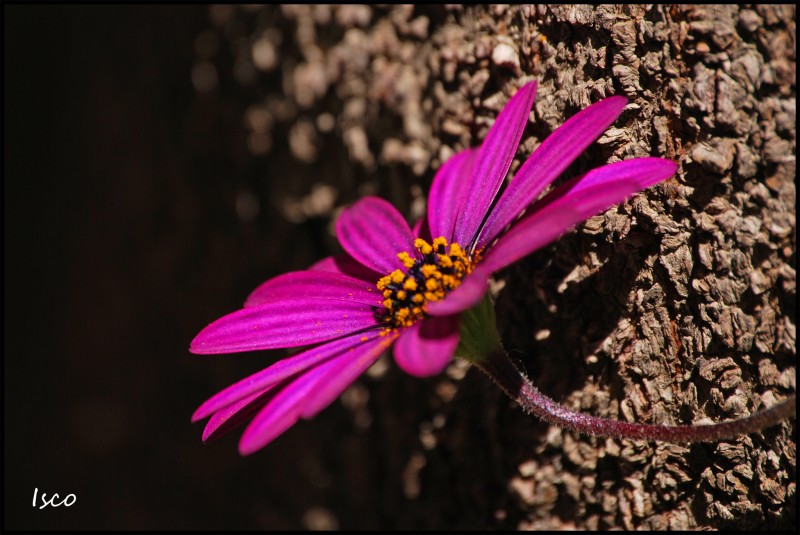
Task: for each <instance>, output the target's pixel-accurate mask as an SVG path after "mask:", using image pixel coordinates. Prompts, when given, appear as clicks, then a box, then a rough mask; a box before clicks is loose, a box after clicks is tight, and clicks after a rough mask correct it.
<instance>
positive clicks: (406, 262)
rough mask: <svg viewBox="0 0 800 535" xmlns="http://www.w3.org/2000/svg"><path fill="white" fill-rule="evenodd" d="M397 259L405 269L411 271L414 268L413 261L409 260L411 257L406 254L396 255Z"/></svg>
mask: <svg viewBox="0 0 800 535" xmlns="http://www.w3.org/2000/svg"><path fill="white" fill-rule="evenodd" d="M397 258H399V259H400V261H401V262H402V263H403V265H404V266H406V269H411V268H412V267H414V262H415V260H414V259H413V258H411V255H410V254H408V253H407V252H405V251H403V252H402V253H397Z"/></svg>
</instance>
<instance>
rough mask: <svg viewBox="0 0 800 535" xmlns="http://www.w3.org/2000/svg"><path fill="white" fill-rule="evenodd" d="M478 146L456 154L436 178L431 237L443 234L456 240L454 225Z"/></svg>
mask: <svg viewBox="0 0 800 535" xmlns="http://www.w3.org/2000/svg"><path fill="white" fill-rule="evenodd" d="M477 155H478V149H477V148H474V149H467V150H462V151H461V152H459V153H457V154H455V155H453V156H452V157H451V158H450V159H449V160H447V161H446V162H445V163H444V165H442V166H441V167H440V168H439V170H438V171H437V172H436V176H434V177H433V183H432V184H431V191H430V194H429V195H428V226H429V227H430V229H431V237H433V238H438V237H439V236H444V238H445V239H446V240H447V242H448V243H449V242H451V241H453V227H454V226H455V223H456V217H457V216H458V212H459V210H460V209H461V206H462V205H463V202H464V198H465V197H466V193H467V188H466V187H465V185H466V184H467V179H468V178H469V177H470V175H471V174H472V169H473V167H474V166H475V158H476V157H477Z"/></svg>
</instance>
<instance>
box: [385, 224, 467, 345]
mask: <svg viewBox="0 0 800 535" xmlns="http://www.w3.org/2000/svg"><path fill="white" fill-rule="evenodd" d="M414 247H416V249H417V250H418V251H419V252H420V255H421V256H422V258H415V257H414V256H412V255H410V254H409V253H408V252H406V251H404V252H402V253H399V254H398V255H397V258H399V259H400V261H401V262H403V265H405V267H406V271H405V272H403V270H400V269H396V270H394V271H393V272H391V273H389V274H388V275H386V276H385V277H382V278H381V279H380V280H379V281H378V290H380V291H381V292H383V306H384V308H383V309H378V310H376V312H375V317H376V319H377V320H378V321H379V322H380V323H383V324H384V325H386V327H387V332H388V330H391V329H394V328H398V327H409V326H411V325H413V324H414V322H416V321H417V320H420V319H422V318H423V317H424V316H425V312H426V310H425V309H426V305H427V303H429V302H431V301H441V300H442V299H444V296H445V295H447V293H448V292H450V291H452V290H454V289H456V288H458V287H459V286H460V285H461V279H462V278H464V277H465V276H466V275H468V274H469V273H470V272H472V268H473V266H474V265H475V263H476V261H477V257H476V258H470V257H469V256H468V255H467V252H466V251H465V250H464V249H462V248H461V246H459V245H458V244H457V243H451V244H450V247H449V248H448V246H447V240H446V239H444V238H442V237H439V238H436V239H435V240H433V244H432V245H431V244H429V243H428V242H426V241H425V240H423V239H421V238H417V239H416V240H414Z"/></svg>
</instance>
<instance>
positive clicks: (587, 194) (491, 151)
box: [190, 82, 677, 454]
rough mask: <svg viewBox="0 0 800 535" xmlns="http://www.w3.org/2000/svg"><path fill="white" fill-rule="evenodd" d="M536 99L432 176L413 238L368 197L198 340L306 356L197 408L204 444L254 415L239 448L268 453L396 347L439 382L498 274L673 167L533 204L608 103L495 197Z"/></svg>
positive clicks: (626, 173)
mask: <svg viewBox="0 0 800 535" xmlns="http://www.w3.org/2000/svg"><path fill="white" fill-rule="evenodd" d="M535 93H536V82H531V83H528V84H526V85H525V86H523V87H522V88H521V89H519V91H517V93H516V94H515V95H514V96H513V98H511V100H510V101H509V102H508V104H507V105H506V106H505V108H504V109H503V110H502V111H501V112H500V115H499V116H498V117H497V120H496V121H495V123H494V125H493V126H492V127H491V129H490V130H489V132H488V133H487V135H486V139H485V140H484V141H483V144H482V145H481V146H480V148H474V149H467V150H464V151H462V152H460V153H458V154H456V155H454V156H453V157H452V158H451V159H450V160H448V161H447V162H446V163H445V164H444V165H443V166H442V167H441V168H440V169H439V171H438V172H437V174H436V176H435V177H434V180H433V185H432V186H431V191H430V196H429V204H428V217H427V221H423V222H422V224H421V225H418V228H417V229H416V231H415V232H412V230H411V229H410V228H409V226H408V224H407V223H406V221H405V219H404V218H403V217H402V215H401V214H400V213H399V212H398V211H397V210H396V209H395V208H394V207H393V206H392V205H391V204H389V203H388V202H386V201H384V200H382V199H379V198H376V197H366V198H363V199H361V200H359V201H358V202H356V203H355V204H354V205H353V206H351V207H350V208H348V209H346V210H345V211H344V212H343V213H342V215H341V217H340V218H339V220H338V222H337V225H336V231H337V235H338V237H339V241H340V242H341V244H342V247H343V248H344V249H345V251H346V253H345V254H342V255H339V256H336V257H330V258H327V259H325V260H322V261H321V262H319V263H317V264H315V265H314V266H312V267H311V268H310V269H309V270H308V271H298V272H293V273H286V274H284V275H280V276H278V277H275V278H273V279H271V280H269V281H267V282H265V283H264V284H262V285H261V286H260V287H259V288H257V289H256V290H255V291H254V292H253V293H252V294H251V295H250V296H249V297H248V298H247V301H246V302H245V305H244V308H243V309H241V310H239V311H236V312H234V313H232V314H229V315H227V316H224V317H222V318H220V319H219V320H217V321H215V322H214V323H212V324H211V325H209V326H208V327H206V328H205V329H203V330H202V331H201V332H200V334H198V335H197V337H196V338H195V339H194V340H193V341H192V344H191V349H190V350H191V351H192V352H193V353H233V352H239V351H255V350H262V349H276V348H289V347H300V346H311V347H310V348H308V349H305V350H304V351H302V352H300V353H298V354H296V355H294V356H291V357H288V358H285V359H283V360H281V361H279V362H277V363H275V364H273V365H272V366H270V367H268V368H266V369H265V370H263V371H261V372H258V373H256V374H254V375H252V376H250V377H248V378H246V379H243V380H242V381H239V382H238V383H236V384H234V385H232V386H230V387H228V388H226V389H225V390H223V391H221V392H220V393H218V394H217V395H215V396H213V397H212V398H210V399H209V400H208V401H206V402H205V403H203V404H202V405H201V406H200V407H199V408H198V409H197V411H196V412H195V413H194V415H193V417H192V420H193V421H197V420H200V419H203V418H206V417H208V416H210V417H211V419H210V421H209V422H208V424H207V426H206V428H205V432H204V433H203V440H204V441H205V440H208V439H209V438H211V437H213V436H216V435H219V434H222V433H223V432H225V431H227V430H229V429H231V428H232V427H233V426H234V425H237V424H238V423H241V422H242V421H243V420H245V419H247V418H249V417H251V416H252V415H253V414H255V417H253V419H252V421H251V422H250V424H249V426H248V427H247V429H246V430H245V432H244V434H243V436H242V438H241V442H240V444H239V450H240V452H241V453H242V454H249V453H252V452H254V451H256V450H257V449H259V448H262V447H264V446H265V445H266V444H268V443H269V442H270V441H272V440H273V439H274V438H275V437H277V436H278V435H280V434H281V433H283V432H284V431H285V430H286V429H288V428H289V427H291V426H292V425H294V423H295V422H297V420H298V419H299V418H311V417H313V416H314V415H316V414H317V413H318V412H320V411H321V410H322V409H324V408H325V407H327V406H328V405H329V404H330V403H331V402H332V401H333V400H335V399H336V398H337V397H338V396H339V395H340V394H341V393H342V392H343V391H344V390H345V389H346V388H347V386H348V385H350V384H351V383H352V382H353V381H354V380H355V379H356V378H357V377H358V376H359V375H360V374H361V373H363V372H364V371H365V370H366V369H367V368H369V367H370V366H371V365H372V364H373V363H374V362H375V361H376V360H377V359H378V358H379V357H380V355H381V354H382V353H383V352H384V351H385V350H386V349H387V348H389V346H391V345H392V344H394V357H395V360H396V362H397V364H398V365H399V366H400V367H401V368H402V369H403V370H405V371H406V372H408V373H409V374H411V375H415V376H420V377H422V376H429V375H434V374H437V373H439V372H441V371H442V370H443V369H444V368H445V367H446V366H447V364H448V363H449V362H450V359H451V358H452V357H453V356H454V353H455V351H456V348H457V347H458V346H459V339H460V315H461V313H462V312H465V311H467V310H469V309H471V308H472V307H474V306H475V305H477V304H478V303H479V302H480V301H481V300H482V299H483V297H484V294H485V293H486V289H487V284H486V282H487V279H488V278H489V276H490V275H491V274H492V273H493V272H495V271H497V270H499V269H502V268H504V267H506V266H508V265H509V264H511V263H513V262H515V261H516V260H519V259H520V258H522V257H524V256H526V255H528V254H530V253H532V252H533V251H535V250H537V249H539V248H540V247H543V246H544V245H546V244H548V243H550V242H551V241H553V240H555V239H556V238H557V237H558V236H560V235H561V234H563V233H564V232H565V231H566V230H568V229H569V228H570V227H572V226H573V225H575V224H577V223H580V222H581V221H583V220H585V219H586V218H588V217H590V216H592V215H595V214H597V213H600V212H602V211H603V210H605V209H607V208H609V207H610V206H613V205H614V204H617V203H620V202H622V201H623V200H625V199H626V198H627V197H629V196H630V195H632V194H633V193H636V192H637V191H640V190H642V189H645V188H647V187H649V186H651V185H653V184H656V183H658V182H660V181H662V180H665V179H667V178H669V177H671V176H672V175H673V174H674V173H675V171H676V169H677V165H676V164H675V163H674V162H672V161H669V160H664V159H659V158H637V159H633V160H627V161H623V162H618V163H613V164H609V165H605V166H602V167H599V168H597V169H594V170H591V171H589V172H587V173H585V174H583V175H581V176H578V177H575V178H573V179H572V180H570V181H568V182H566V183H564V184H563V185H561V186H559V187H556V188H555V189H554V190H553V191H551V192H550V193H548V194H547V195H545V196H544V197H543V198H542V199H540V200H538V201H536V199H537V197H539V195H540V194H541V193H542V191H543V190H544V189H545V188H547V186H548V185H549V184H550V183H552V182H553V181H554V180H555V179H556V178H557V177H558V176H559V175H560V174H561V173H562V172H563V171H564V170H565V169H566V168H567V167H568V166H569V165H570V164H571V163H572V162H573V161H574V160H575V158H577V157H578V156H579V155H580V154H581V153H582V152H583V151H584V150H585V149H586V148H587V147H588V146H589V144H591V143H592V142H593V141H594V140H595V139H596V138H597V137H598V136H600V134H602V133H603V131H604V130H605V129H606V128H608V126H609V125H611V123H612V122H613V121H614V120H615V119H616V118H617V117H618V116H619V114H620V113H621V112H622V110H623V108H624V107H625V105H626V103H627V100H626V99H625V98H623V97H618V96H615V97H610V98H607V99H605V100H603V101H601V102H599V103H597V104H594V105H592V106H590V107H589V108H587V109H585V110H583V111H581V112H580V113H578V114H577V115H575V116H573V117H572V118H570V119H569V120H568V121H567V122H566V123H564V124H563V125H562V126H561V127H559V128H558V129H557V130H556V131H555V132H553V134H552V135H551V136H550V137H548V138H547V139H546V140H545V141H544V143H542V145H541V146H540V147H539V148H538V149H537V150H536V151H535V152H534V153H533V154H532V155H531V156H530V158H528V160H527V161H526V162H525V163H524V164H523V165H522V166H521V167H520V169H519V171H518V172H517V173H516V176H515V177H514V180H513V181H511V183H510V184H509V185H508V186H507V187H506V188H505V190H504V191H503V193H502V194H501V195H500V196H499V198H496V197H497V194H498V192H499V190H500V188H501V186H502V184H503V179H504V178H505V175H506V173H507V172H508V169H509V166H510V165H511V161H512V159H513V157H514V153H515V152H516V150H517V146H518V144H519V142H520V139H521V137H522V133H523V130H524V128H525V125H526V124H527V122H528V117H529V115H530V110H531V106H532V104H533V98H534V94H535ZM534 201H536V202H534ZM532 203H533V204H532ZM526 209H527V212H526V213H525V214H524V215H523V216H522V217H521V218H519V219H518V217H519V216H520V214H521V213H522V212H523V211H525V210H526ZM509 225H510V227H509ZM426 227H427V228H426ZM507 227H508V228H507ZM416 236H422V237H416ZM423 237H424V238H427V239H423ZM431 238H433V239H432V240H431ZM312 344H314V345H312Z"/></svg>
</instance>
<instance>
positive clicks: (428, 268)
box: [419, 264, 439, 279]
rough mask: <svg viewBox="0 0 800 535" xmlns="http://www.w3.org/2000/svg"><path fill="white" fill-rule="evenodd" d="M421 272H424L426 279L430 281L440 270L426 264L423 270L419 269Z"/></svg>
mask: <svg viewBox="0 0 800 535" xmlns="http://www.w3.org/2000/svg"><path fill="white" fill-rule="evenodd" d="M419 270H420V271H421V272H422V274H423V275H425V278H426V279H429V278H431V277H432V276H433V274H434V273H436V272H437V271H439V268H437V267H436V266H434V265H433V264H425V265H423V266H422V267H421V268H419Z"/></svg>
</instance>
